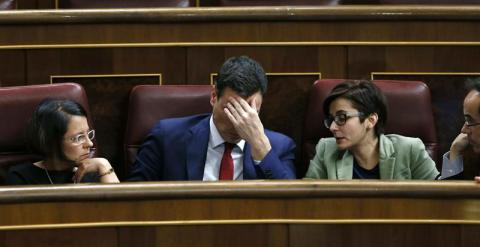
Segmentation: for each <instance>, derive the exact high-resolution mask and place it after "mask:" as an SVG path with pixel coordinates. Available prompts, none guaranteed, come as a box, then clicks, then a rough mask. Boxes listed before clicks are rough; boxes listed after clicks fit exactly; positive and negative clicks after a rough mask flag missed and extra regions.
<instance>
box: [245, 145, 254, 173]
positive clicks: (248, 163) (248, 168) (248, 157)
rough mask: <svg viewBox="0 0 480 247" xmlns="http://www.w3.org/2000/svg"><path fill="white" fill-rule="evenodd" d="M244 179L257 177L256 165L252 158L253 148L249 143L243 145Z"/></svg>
mask: <svg viewBox="0 0 480 247" xmlns="http://www.w3.org/2000/svg"><path fill="white" fill-rule="evenodd" d="M243 150H244V152H243V179H257V175H256V174H257V173H256V172H255V166H254V164H253V159H252V150H251V148H250V145H248V143H245V147H243Z"/></svg>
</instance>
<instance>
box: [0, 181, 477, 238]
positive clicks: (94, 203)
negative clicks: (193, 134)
mask: <svg viewBox="0 0 480 247" xmlns="http://www.w3.org/2000/svg"><path fill="white" fill-rule="evenodd" d="M479 198H480V185H478V184H475V183H474V182H473V181H472V182H470V181H468V182H467V181H463V182H460V181H459V182H450V181H442V182H413V181H405V182H403V181H402V182H400V181H398V182H391V181H390V182H382V181H243V182H158V183H122V184H113V185H87V184H81V185H65V186H20V187H2V188H0V229H23V228H27V229H30V228H55V227H66V226H68V227H91V226H93V225H95V226H99V225H100V226H132V225H171V224H173V225H176V224H182V225H183V224H187V225H188V224H247V223H248V224H252V223H254V224H255V223H257V224H265V223H277V224H278V223H282V224H305V223H307V224H325V223H331V224H352V223H368V224H370V223H372V224H381V223H392V222H393V223H399V224H480V200H479Z"/></svg>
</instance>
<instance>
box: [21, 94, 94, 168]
mask: <svg viewBox="0 0 480 247" xmlns="http://www.w3.org/2000/svg"><path fill="white" fill-rule="evenodd" d="M72 116H82V117H87V113H86V111H85V109H84V108H83V107H82V105H80V104H79V103H77V102H75V101H72V100H67V99H52V98H47V99H45V100H43V101H42V102H40V104H39V105H38V107H37V109H36V110H35V112H33V116H32V118H31V119H30V122H29V123H28V125H27V129H26V139H27V146H28V147H29V148H30V150H31V151H32V152H33V153H35V154H38V155H41V156H43V158H58V159H62V160H66V157H65V155H64V153H63V151H62V142H63V138H64V135H65V133H66V132H67V130H68V123H69V122H70V118H71V117H72Z"/></svg>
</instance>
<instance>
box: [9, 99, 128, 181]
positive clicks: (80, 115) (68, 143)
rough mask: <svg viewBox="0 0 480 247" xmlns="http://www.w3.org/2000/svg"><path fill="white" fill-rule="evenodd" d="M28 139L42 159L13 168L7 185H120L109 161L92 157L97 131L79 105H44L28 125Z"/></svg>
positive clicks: (62, 102)
mask: <svg viewBox="0 0 480 247" xmlns="http://www.w3.org/2000/svg"><path fill="white" fill-rule="evenodd" d="M26 138H27V144H28V146H29V147H30V149H31V151H32V152H33V153H35V154H38V155H40V156H41V157H42V158H43V159H42V160H41V161H38V162H35V163H25V164H20V165H16V166H13V167H12V168H11V169H10V170H9V172H8V175H7V184H65V183H78V182H102V183H118V182H119V180H118V178H117V176H116V175H115V172H114V171H113V168H112V166H111V165H110V163H109V162H108V160H106V159H104V158H94V157H93V150H92V147H93V143H92V140H93V138H95V130H92V129H90V127H89V125H88V121H87V114H86V111H85V110H84V109H83V107H82V106H81V105H80V104H78V103H77V102H74V101H71V100H59V99H46V100H44V101H42V102H41V103H40V105H39V106H38V107H37V109H36V110H35V112H34V113H33V116H32V119H31V120H30V122H29V123H28V126H27V131H26Z"/></svg>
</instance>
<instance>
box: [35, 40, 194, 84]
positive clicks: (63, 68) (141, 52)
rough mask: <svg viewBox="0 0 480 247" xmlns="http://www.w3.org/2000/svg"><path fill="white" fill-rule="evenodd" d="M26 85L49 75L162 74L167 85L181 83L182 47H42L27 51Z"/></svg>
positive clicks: (182, 77)
mask: <svg viewBox="0 0 480 247" xmlns="http://www.w3.org/2000/svg"><path fill="white" fill-rule="evenodd" d="M27 63H28V64H27V66H28V68H29V71H28V78H27V80H28V84H35V83H48V82H49V81H50V76H51V75H95V74H100V75H102V74H162V75H164V78H163V80H164V81H166V82H168V83H169V84H171V83H175V84H183V83H185V72H184V71H185V67H186V65H185V50H184V48H179V47H171V48H105V49H101V48H92V49H45V50H29V51H28V53H27Z"/></svg>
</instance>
